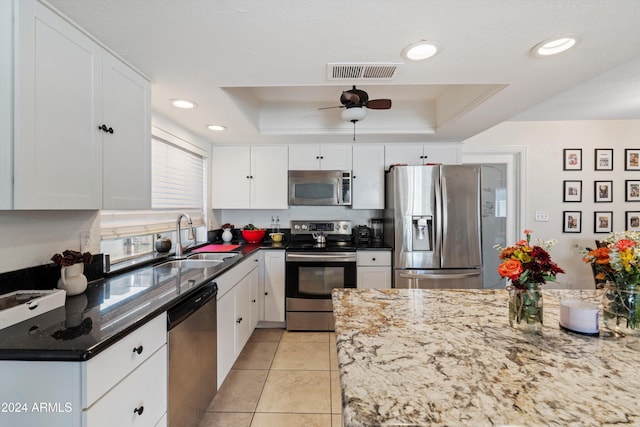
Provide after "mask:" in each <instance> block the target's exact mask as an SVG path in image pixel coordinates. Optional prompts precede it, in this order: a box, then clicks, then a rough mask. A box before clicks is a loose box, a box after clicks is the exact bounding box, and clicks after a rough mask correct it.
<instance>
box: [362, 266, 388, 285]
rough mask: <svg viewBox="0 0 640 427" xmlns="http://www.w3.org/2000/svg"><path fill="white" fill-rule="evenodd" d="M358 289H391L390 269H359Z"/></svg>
mask: <svg viewBox="0 0 640 427" xmlns="http://www.w3.org/2000/svg"><path fill="white" fill-rule="evenodd" d="M357 280H358V288H367V289H389V288H391V268H390V267H358V278H357Z"/></svg>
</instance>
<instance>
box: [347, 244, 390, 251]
mask: <svg viewBox="0 0 640 427" xmlns="http://www.w3.org/2000/svg"><path fill="white" fill-rule="evenodd" d="M356 249H357V250H359V251H390V250H391V249H392V248H391V246H389V245H387V244H386V243H384V242H369V243H367V244H360V245H356Z"/></svg>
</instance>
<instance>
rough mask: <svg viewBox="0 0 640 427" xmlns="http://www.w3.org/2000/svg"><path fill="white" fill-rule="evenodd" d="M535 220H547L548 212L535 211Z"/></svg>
mask: <svg viewBox="0 0 640 427" xmlns="http://www.w3.org/2000/svg"><path fill="white" fill-rule="evenodd" d="M536 221H538V222H548V221H549V212H545V211H536Z"/></svg>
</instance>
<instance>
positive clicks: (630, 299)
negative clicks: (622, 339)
mask: <svg viewBox="0 0 640 427" xmlns="http://www.w3.org/2000/svg"><path fill="white" fill-rule="evenodd" d="M637 288H638V285H635V284H634V285H622V286H619V285H617V284H615V283H607V285H606V287H605V291H604V294H603V296H602V322H603V326H604V328H605V329H606V330H608V331H610V332H612V333H614V334H616V335H631V336H640V291H638V289H637Z"/></svg>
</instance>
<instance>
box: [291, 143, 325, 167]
mask: <svg viewBox="0 0 640 427" xmlns="http://www.w3.org/2000/svg"><path fill="white" fill-rule="evenodd" d="M289 169H291V170H311V171H315V170H318V169H320V147H319V146H317V145H291V146H290V147H289Z"/></svg>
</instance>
